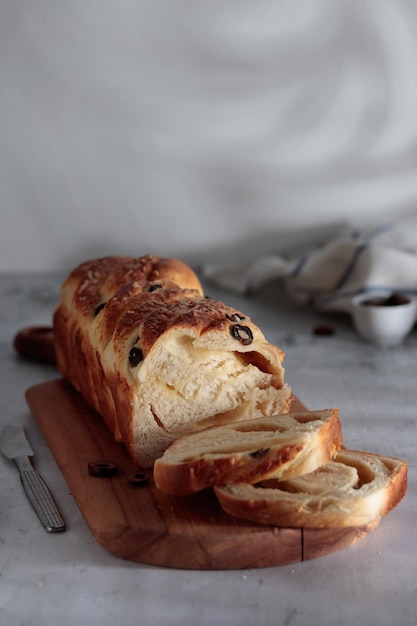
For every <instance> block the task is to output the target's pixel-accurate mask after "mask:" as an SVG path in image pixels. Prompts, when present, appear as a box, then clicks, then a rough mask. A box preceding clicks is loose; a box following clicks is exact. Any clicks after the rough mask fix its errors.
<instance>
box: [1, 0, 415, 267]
mask: <svg viewBox="0 0 417 626" xmlns="http://www.w3.org/2000/svg"><path fill="white" fill-rule="evenodd" d="M416 76H417V2H416V1H414V0H396V1H395V2H394V1H393V0H295V1H293V0H286V1H282V0H281V1H279V0H278V1H277V0H258V1H257V2H253V1H252V0H240V1H238V0H229V1H228V2H225V1H224V0H213V1H211V2H206V1H205V0H195V1H193V2H186V1H185V0H166V1H159V0H149V1H145V0H117V1H115V0H114V1H113V2H112V1H111V0H66V1H65V2H56V1H54V0H18V1H16V2H2V3H0V86H1V87H0V89H1V91H0V124H1V126H0V131H1V141H0V203H1V204H0V207H1V218H2V222H1V229H0V270H21V269H23V270H26V269H36V270H54V269H62V268H64V269H66V268H68V267H71V266H72V265H74V264H76V263H78V262H79V261H80V260H84V259H85V258H89V257H92V256H97V255H104V254H113V253H115V254H118V253H123V254H124V253H127V254H144V253H146V252H154V253H156V254H162V255H171V254H174V255H177V256H180V257H181V258H183V259H185V260H190V261H192V260H194V259H201V258H204V259H208V260H210V259H212V258H216V259H217V258H218V255H219V254H220V253H223V252H224V251H226V252H227V251H229V252H230V254H233V255H238V256H239V255H241V256H245V255H254V254H255V251H256V249H257V248H258V249H261V250H262V252H265V251H272V252H282V251H284V252H285V249H286V248H288V247H289V246H292V245H293V243H297V241H298V240H303V239H305V238H306V237H307V239H308V238H311V237H312V236H313V235H314V233H315V232H316V229H317V230H318V231H320V230H321V227H323V226H326V227H329V228H330V229H332V228H333V227H335V228H336V230H337V229H338V228H339V227H340V226H341V225H343V224H346V223H348V224H352V225H354V227H362V226H368V225H369V226H372V225H375V224H378V223H380V222H381V221H385V220H386V219H389V218H392V217H393V216H394V217H396V216H410V215H415V214H416V207H417V203H416V200H417V172H416V165H417V81H416Z"/></svg>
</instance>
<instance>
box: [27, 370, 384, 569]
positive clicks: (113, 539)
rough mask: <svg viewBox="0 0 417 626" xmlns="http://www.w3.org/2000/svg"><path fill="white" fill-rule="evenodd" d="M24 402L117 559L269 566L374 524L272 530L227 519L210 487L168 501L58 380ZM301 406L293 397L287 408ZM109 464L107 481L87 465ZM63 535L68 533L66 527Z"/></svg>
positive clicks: (342, 544) (354, 536)
mask: <svg viewBox="0 0 417 626" xmlns="http://www.w3.org/2000/svg"><path fill="white" fill-rule="evenodd" d="M26 399H27V402H28V405H29V407H30V409H31V411H32V414H33V416H34V418H35V420H36V422H37V423H38V425H39V427H40V429H41V431H42V433H43V436H44V437H45V439H46V441H47V443H48V446H49V448H50V449H51V451H52V454H53V455H54V457H55V459H56V461H57V463H58V465H59V467H60V469H61V471H62V473H63V475H64V478H65V480H66V482H67V484H68V486H69V488H70V490H71V493H72V495H73V497H74V498H75V500H76V502H77V504H78V506H79V508H80V511H81V513H82V515H83V516H84V519H85V521H86V523H87V525H88V526H89V528H90V530H91V532H92V534H93V536H94V537H95V539H96V540H97V541H98V543H99V544H101V545H102V546H103V547H104V548H105V549H106V550H108V551H109V552H111V553H112V554H114V555H116V556H117V557H120V558H122V559H128V560H131V561H136V562H139V563H144V564H151V565H159V566H165V567H175V568H184V569H202V570H203V569H204V570H216V569H217V570H228V569H246V568H260V567H270V566H275V565H284V564H288V563H294V562H299V561H303V560H307V559H313V558H316V557H321V556H324V555H326V554H329V553H331V552H334V551H336V550H340V549H343V548H346V547H348V546H350V545H351V544H353V543H355V542H357V541H359V540H360V539H362V538H364V537H365V536H367V535H368V533H370V532H371V531H372V530H374V528H376V526H377V525H378V523H379V520H377V521H376V522H374V523H373V524H370V525H367V526H365V527H359V528H343V529H299V528H278V527H272V526H271V527H269V526H263V525H260V524H254V523H251V522H245V521H242V520H238V519H236V518H233V517H231V516H229V515H227V514H226V513H224V512H223V510H222V509H221V507H220V505H219V503H218V501H217V499H216V497H215V495H214V493H213V492H212V490H211V489H206V490H205V491H203V492H201V493H198V494H195V495H192V496H184V497H179V496H169V495H166V494H163V493H162V492H160V491H159V490H158V489H157V488H156V487H155V484H154V482H153V478H152V472H149V471H148V472H147V474H148V477H149V481H148V483H147V484H146V485H145V486H137V485H135V484H134V483H132V482H131V481H130V480H129V476H131V475H132V473H134V472H135V471H137V470H138V468H137V467H135V466H134V465H133V463H132V461H131V460H130V457H129V455H128V453H127V451H126V449H125V448H124V446H123V445H122V444H119V443H116V442H115V441H114V439H113V437H112V435H111V433H110V431H109V430H108V429H107V427H106V426H105V424H104V422H103V420H102V419H101V417H100V416H99V415H97V414H96V413H95V412H94V411H92V410H91V409H90V408H89V407H88V406H87V405H86V403H85V402H84V400H83V399H82V398H81V396H80V395H79V394H78V393H77V392H76V391H74V390H73V389H72V387H70V386H69V385H68V384H67V383H66V382H65V381H64V380H62V379H56V380H51V381H49V382H46V383H42V384H39V385H36V386H34V387H31V388H30V389H28V390H27V392H26ZM304 409H305V407H304V405H302V404H301V403H300V402H299V401H298V400H297V399H294V402H293V406H292V410H294V411H297V410H304ZM100 460H106V461H113V462H115V463H117V465H118V468H119V471H118V473H117V475H116V476H114V477H111V478H96V477H93V476H90V474H89V472H88V463H89V462H91V461H100ZM69 530H70V529H69Z"/></svg>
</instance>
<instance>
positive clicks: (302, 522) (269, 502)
mask: <svg viewBox="0 0 417 626" xmlns="http://www.w3.org/2000/svg"><path fill="white" fill-rule="evenodd" d="M406 490H407V463H405V461H402V460H401V459H397V458H394V457H386V456H381V455H377V454H373V453H371V452H362V451H357V450H346V449H343V450H341V451H340V452H339V453H338V454H337V455H336V457H335V459H334V461H330V462H329V463H327V464H326V465H324V466H322V467H320V468H318V469H316V470H314V471H313V472H311V473H309V474H307V475H304V476H299V477H297V478H291V479H288V480H285V481H278V480H269V481H265V482H261V483H258V484H257V485H249V484H243V483H240V484H235V485H233V484H228V485H225V486H219V487H215V493H216V495H217V498H218V500H219V501H220V504H221V506H222V508H223V509H224V510H225V511H226V512H227V513H229V514H230V515H234V516H235V517H240V518H243V519H247V520H251V521H253V522H259V523H261V524H268V525H271V526H285V527H303V528H330V527H348V526H362V525H365V524H368V523H370V522H372V521H373V520H375V519H377V518H379V517H381V516H383V515H386V514H387V513H388V512H389V511H390V510H391V509H393V508H394V507H395V506H396V505H397V504H398V503H399V502H400V500H401V499H402V498H403V497H404V495H405V493H406Z"/></svg>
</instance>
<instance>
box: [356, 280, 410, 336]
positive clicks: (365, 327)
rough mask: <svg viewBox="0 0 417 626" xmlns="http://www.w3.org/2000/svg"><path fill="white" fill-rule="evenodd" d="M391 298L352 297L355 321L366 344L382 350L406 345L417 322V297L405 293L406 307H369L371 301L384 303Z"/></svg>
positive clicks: (382, 296) (380, 296)
mask: <svg viewBox="0 0 417 626" xmlns="http://www.w3.org/2000/svg"><path fill="white" fill-rule="evenodd" d="M393 293H401V292H393ZM390 295H392V294H390V293H386V292H384V293H383V294H382V293H376V292H375V293H362V294H359V295H357V296H354V297H353V298H352V319H353V323H354V326H355V328H356V330H357V331H358V333H359V334H360V335H361V336H362V337H363V338H364V339H365V340H366V341H368V342H370V343H373V344H375V345H378V346H382V347H385V346H386V347H389V346H396V345H399V344H400V343H402V342H403V341H404V339H405V338H406V337H407V335H408V334H409V333H410V332H411V330H412V328H413V326H414V324H415V323H416V321H417V298H415V297H413V296H409V295H408V294H407V295H405V294H404V297H405V298H406V299H407V302H406V303H404V304H394V305H391V306H387V305H384V304H369V302H370V301H371V302H376V301H378V300H381V302H384V301H386V300H387V298H389V297H390ZM367 303H368V304H367Z"/></svg>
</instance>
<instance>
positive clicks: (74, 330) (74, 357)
mask: <svg viewBox="0 0 417 626" xmlns="http://www.w3.org/2000/svg"><path fill="white" fill-rule="evenodd" d="M53 322H54V342H55V352H56V359H57V365H58V368H59V370H60V372H61V373H62V375H63V376H64V377H65V378H66V379H67V380H68V381H69V382H70V383H71V384H72V385H73V386H74V387H75V388H76V389H77V390H78V391H79V392H80V393H81V394H82V396H83V397H84V399H85V400H86V401H87V403H88V404H89V405H90V406H92V407H93V409H95V410H96V411H97V412H98V413H99V414H100V415H101V416H102V417H103V419H104V421H105V422H106V424H107V426H108V427H109V429H110V430H111V432H112V433H113V435H114V437H115V439H116V440H118V441H122V442H123V443H124V444H125V446H126V447H127V449H128V451H129V453H130V455H131V457H132V459H133V461H134V462H135V463H136V464H138V465H140V466H141V467H144V468H146V467H151V466H153V464H154V462H155V460H156V459H157V458H159V457H160V456H161V455H162V454H163V452H164V451H165V449H166V448H167V447H168V446H169V445H170V444H171V443H172V442H173V441H175V440H176V439H177V438H178V437H180V436H182V435H185V434H189V433H192V432H196V431H199V430H201V429H202V428H206V427H208V426H211V425H218V424H226V423H230V422H234V421H241V420H246V419H248V418H256V417H261V416H269V415H275V414H279V413H286V412H288V410H289V407H290V402H291V390H290V388H289V386H288V385H287V384H286V383H285V382H284V368H283V366H282V361H283V358H284V355H283V353H282V351H281V350H280V349H279V348H278V347H276V346H273V345H272V344H270V343H269V342H268V341H267V340H266V339H265V337H264V335H263V333H262V332H261V330H260V329H259V328H258V327H257V326H256V325H255V324H254V323H253V322H252V321H251V319H250V318H249V317H247V316H245V315H244V314H242V313H241V312H240V311H236V310H234V309H232V308H230V307H228V306H226V305H224V304H223V303H222V302H219V301H214V300H211V299H208V298H205V297H204V295H203V290H202V287H201V284H200V282H199V280H198V278H197V276H196V275H195V273H194V272H193V271H192V270H191V268H189V267H188V266H187V265H185V264H184V263H182V262H181V261H178V260H176V259H161V258H158V257H154V256H151V255H148V256H144V257H140V258H137V259H135V258H131V257H104V258H101V259H96V260H91V261H86V262H85V263H82V264H81V265H79V266H78V267H77V268H75V269H74V270H73V271H72V272H71V273H70V275H69V276H68V278H67V279H66V280H65V282H64V283H63V285H62V288H61V298H60V302H59V305H58V307H57V309H56V311H55V313H54V320H53Z"/></svg>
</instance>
